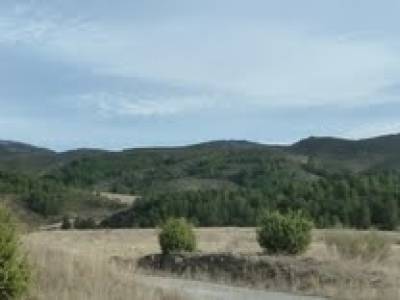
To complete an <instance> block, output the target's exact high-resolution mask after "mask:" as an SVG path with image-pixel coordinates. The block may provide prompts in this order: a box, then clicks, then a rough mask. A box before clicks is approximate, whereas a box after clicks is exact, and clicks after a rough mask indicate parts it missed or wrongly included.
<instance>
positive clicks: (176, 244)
mask: <svg viewBox="0 0 400 300" xmlns="http://www.w3.org/2000/svg"><path fill="white" fill-rule="evenodd" d="M159 242H160V247H161V250H162V252H163V253H164V254H169V253H173V252H181V251H184V252H192V251H194V250H195V249H196V237H195V234H194V232H193V227H192V225H191V224H190V223H188V222H187V221H186V220H185V219H183V218H180V219H174V218H172V219H169V220H168V221H167V222H166V223H165V224H164V225H163V226H162V228H161V232H160V234H159Z"/></svg>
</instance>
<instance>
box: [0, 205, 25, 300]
mask: <svg viewBox="0 0 400 300" xmlns="http://www.w3.org/2000/svg"><path fill="white" fill-rule="evenodd" d="M29 275H30V274H29V268H28V265H27V262H26V260H25V258H24V257H23V256H21V254H20V252H19V241H18V237H17V233H16V227H15V222H14V221H13V219H12V218H11V216H10V214H9V213H8V211H7V210H6V209H5V208H3V207H0V299H18V298H19V297H21V296H22V295H23V294H25V292H26V291H27V289H28V283H29V277H30V276H29Z"/></svg>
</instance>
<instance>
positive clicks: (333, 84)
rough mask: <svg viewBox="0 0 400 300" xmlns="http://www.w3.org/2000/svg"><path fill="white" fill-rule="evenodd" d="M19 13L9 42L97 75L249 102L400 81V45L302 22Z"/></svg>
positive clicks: (294, 100) (328, 95) (365, 94)
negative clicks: (104, 19)
mask: <svg viewBox="0 0 400 300" xmlns="http://www.w3.org/2000/svg"><path fill="white" fill-rule="evenodd" d="M20 11H22V12H20V13H19V14H17V15H16V16H14V17H12V18H8V19H7V18H3V19H0V33H1V35H0V36H2V39H1V40H2V41H3V42H5V41H8V42H11V41H13V42H18V43H25V44H27V43H29V44H31V47H33V48H34V49H36V50H39V51H41V52H42V53H43V55H45V56H47V57H53V58H56V59H59V60H61V61H67V62H70V63H73V64H77V65H80V66H87V67H89V68H91V69H92V70H94V71H96V72H99V73H103V74H104V73H106V74H107V75H110V74H111V75H115V76H125V77H132V78H133V77H141V78H147V79H152V80H153V79H155V80H161V81H165V82H169V83H173V84H178V85H187V86H197V87H200V88H201V87H204V88H205V89H213V90H219V91H220V93H221V94H233V95H237V96H240V97H242V101H244V102H248V103H249V104H254V103H256V104H259V105H264V106H277V105H278V106H282V105H283V106H294V105H300V106H302V105H307V106H309V105H325V104H338V105H354V104H357V105H358V104H363V103H365V102H366V101H375V102H379V101H385V98H384V97H377V95H378V94H379V93H380V91H381V90H382V89H384V88H386V87H387V86H390V85H392V84H394V83H396V82H397V81H398V80H399V79H400V55H399V54H398V53H399V51H397V50H398V49H397V46H396V45H395V43H394V42H393V41H391V40H390V39H388V38H386V39H385V38H383V37H382V36H381V37H379V36H369V35H366V34H365V33H364V32H362V34H361V35H359V36H358V35H357V32H355V33H354V32H349V33H348V34H347V35H344V36H340V35H339V36H337V35H332V34H324V35H322V34H321V33H319V34H316V33H315V32H314V33H313V31H311V30H309V29H308V28H307V27H306V26H299V27H298V28H295V27H293V26H291V25H288V24H279V23H277V22H274V23H273V22H269V21H263V22H260V21H257V22H251V21H249V20H241V19H240V18H239V19H230V18H229V17H226V16H225V17H222V18H216V17H212V18H211V17H204V16H203V17H202V16H199V17H198V18H193V17H191V18H190V19H189V18H185V17H184V16H176V17H175V18H168V19H166V20H164V19H163V20H162V21H157V20H154V22H152V23H150V22H147V23H135V22H134V21H132V22H131V23H123V24H122V23H119V22H118V20H115V21H114V22H109V20H108V22H102V20H101V19H99V20H96V22H93V21H84V18H79V17H78V18H75V19H68V18H66V17H63V16H61V15H59V14H58V13H54V12H45V13H44V12H42V13H35V14H33V13H31V14H33V15H34V18H27V17H28V16H29V14H28V13H29V12H30V11H31V10H29V9H26V8H24V9H23V10H20ZM27 12H28V13H27ZM27 14H28V15H27ZM124 22H127V21H126V20H125V21H124ZM380 96H381V95H380ZM160 99H162V98H160ZM137 100H138V101H139V102H140V103H137V104H135V105H137V107H136V106H132V105H134V104H133V103H132V101H130V102H129V105H125V108H124V111H130V110H132V111H142V114H149V113H147V112H151V111H155V112H156V111H157V108H156V107H159V106H162V107H164V108H163V109H161V110H159V111H158V114H162V113H164V112H168V113H171V112H178V111H180V110H179V109H172V108H170V107H178V106H179V105H166V104H165V103H166V102H171V101H172V100H167V101H164V104H163V103H161V104H156V103H154V101H156V100H140V99H137ZM99 101H100V100H99ZM101 101H103V100H101ZM157 101H158V100H157ZM174 101H175V102H176V101H178V100H174ZM180 101H183V102H184V103H183V104H182V105H180V106H187V104H185V103H186V102H187V101H185V100H180ZM199 101H200V102H201V103H204V101H207V100H204V99H202V100H199ZM210 101H211V102H213V101H215V99H211V100H210ZM221 101H223V100H221ZM143 103H145V104H143ZM202 105H203V104H201V105H200V106H202Z"/></svg>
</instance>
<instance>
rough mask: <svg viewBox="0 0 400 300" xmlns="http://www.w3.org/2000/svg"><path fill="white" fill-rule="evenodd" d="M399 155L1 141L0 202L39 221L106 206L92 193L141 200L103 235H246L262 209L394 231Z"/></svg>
mask: <svg viewBox="0 0 400 300" xmlns="http://www.w3.org/2000/svg"><path fill="white" fill-rule="evenodd" d="M398 153H400V136H399V135H393V136H384V137H379V138H375V139H368V140H360V141H352V140H343V139H336V138H309V139H305V140H302V141H300V142H298V143H295V144H294V145H291V146H273V145H271V146H270V145H263V144H257V143H251V142H246V141H216V142H209V143H203V144H198V145H192V146H187V147H175V148H172V147H171V148H147V149H145V148H142V149H140V148H139V149H131V150H124V151H120V152H109V151H102V150H90V149H81V150H75V151H69V152H64V153H56V152H53V151H50V150H47V149H43V148H37V147H33V146H29V145H25V144H21V143H15V144H13V143H12V142H2V143H0V170H3V171H2V173H0V175H1V176H0V193H3V194H15V195H18V197H17V198H18V199H19V201H22V203H24V204H25V205H26V207H27V208H28V209H31V210H33V211H36V212H38V213H40V214H42V215H44V216H51V215H56V216H57V215H61V214H64V213H66V212H69V211H79V209H80V208H81V207H85V208H86V210H90V209H97V208H98V207H104V206H107V204H106V203H105V202H104V201H102V199H101V197H98V196H96V193H95V191H109V192H116V193H122V194H135V195H140V196H142V197H141V199H140V200H138V201H137V202H136V203H135V204H134V206H133V207H132V208H130V209H129V210H127V211H124V212H121V213H118V214H116V215H114V216H112V217H110V218H107V219H106V220H104V222H103V225H104V226H109V227H119V226H122V227H131V226H154V225H157V224H158V223H160V222H162V221H163V220H165V219H166V218H167V217H168V216H171V215H174V216H185V217H188V218H189V219H191V220H192V221H193V222H195V223H197V224H199V225H204V226H215V225H218V226H219V225H240V226H248V225H254V224H255V222H256V220H257V216H258V214H259V212H260V211H262V210H263V209H279V210H283V211H285V210H290V209H296V210H297V209H300V210H303V211H304V212H305V213H306V214H308V215H309V216H310V217H311V218H312V219H313V220H314V221H315V223H316V224H317V226H319V227H327V226H334V225H340V224H341V225H345V226H353V227H360V228H367V227H370V226H375V227H379V228H382V229H393V228H395V227H396V226H397V223H398V219H399V206H400V196H399V187H400V156H399V154H398ZM103 200H104V199H103Z"/></svg>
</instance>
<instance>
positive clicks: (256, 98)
mask: <svg viewBox="0 0 400 300" xmlns="http://www.w3.org/2000/svg"><path fill="white" fill-rule="evenodd" d="M399 12H400V1H397V0H385V1H376V0H330V1H321V0H303V1H293V0H274V1H272V0H246V1H245V0H241V1H237V0H202V1H195V0H157V1H156V0H135V1H130V0H115V1H112V2H111V1H109V0H85V1H81V0H68V1H65V0H52V1H48V0H25V1H24V0H1V1H0V140H1V139H2V140H18V141H24V142H27V143H32V144H35V145H40V146H45V147H49V148H52V149H55V150H59V151H63V150H67V149H73V148H81V147H90V148H106V149H121V148H132V147H142V146H166V145H185V144H191V143H197V142H203V141H208V140H219V139H224V140H227V139H239V140H242V139H245V140H252V141H257V142H262V143H292V142H295V141H296V140H298V139H301V138H305V137H308V136H311V135H312V136H340V137H345V138H353V139H359V138H365V137H371V136H376V135H381V134H391V133H398V132H400V118H399V115H400V98H399V95H400V20H399V18H398V14H399Z"/></svg>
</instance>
